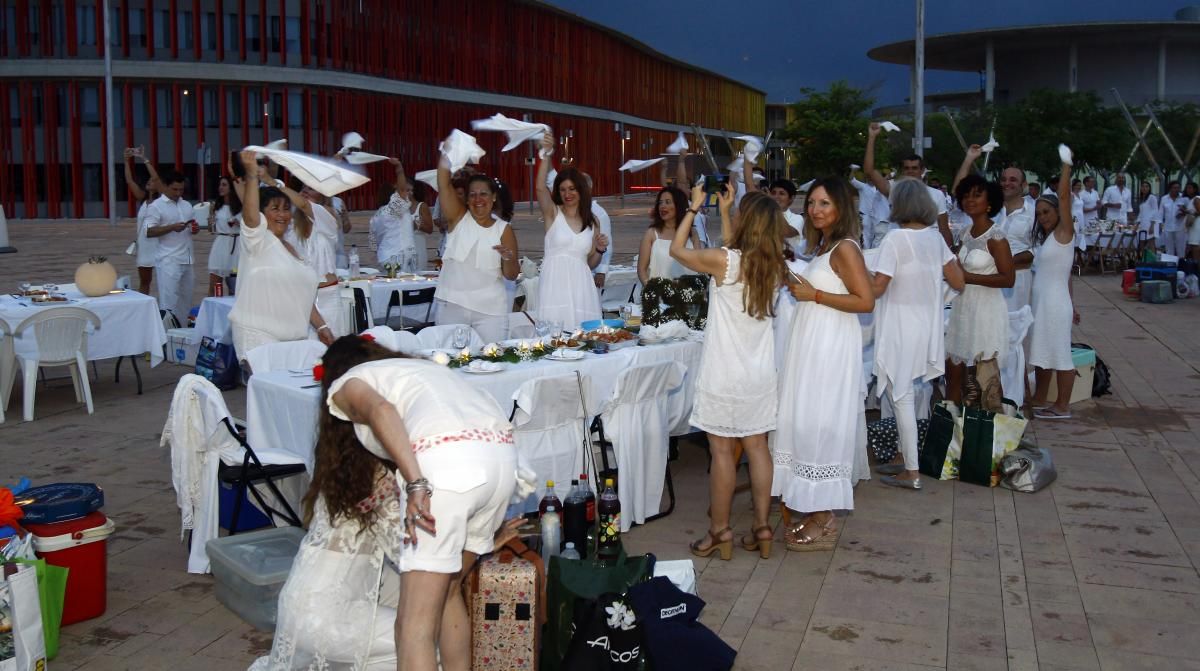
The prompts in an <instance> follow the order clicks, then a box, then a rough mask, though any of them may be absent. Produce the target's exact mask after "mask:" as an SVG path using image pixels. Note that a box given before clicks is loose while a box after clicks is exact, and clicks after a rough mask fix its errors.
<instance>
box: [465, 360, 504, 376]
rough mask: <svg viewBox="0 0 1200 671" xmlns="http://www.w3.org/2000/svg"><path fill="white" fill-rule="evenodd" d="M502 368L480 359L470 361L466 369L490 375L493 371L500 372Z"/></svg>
mask: <svg viewBox="0 0 1200 671" xmlns="http://www.w3.org/2000/svg"><path fill="white" fill-rule="evenodd" d="M502 367H503V366H501V365H500V364H498V363H495V362H494V361H483V360H482V359H472V360H471V363H469V364H467V368H469V369H471V370H473V371H478V372H480V373H490V372H492V371H495V370H500V369H501V368H502Z"/></svg>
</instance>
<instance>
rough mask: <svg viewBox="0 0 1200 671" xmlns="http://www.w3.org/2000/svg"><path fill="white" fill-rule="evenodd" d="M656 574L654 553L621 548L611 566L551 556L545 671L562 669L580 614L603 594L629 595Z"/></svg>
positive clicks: (543, 648) (587, 611)
mask: <svg viewBox="0 0 1200 671" xmlns="http://www.w3.org/2000/svg"><path fill="white" fill-rule="evenodd" d="M653 575H654V555H652V554H646V555H640V556H637V557H630V556H627V555H626V554H625V549H624V548H622V549H621V553H620V555H619V556H618V557H617V559H616V561H615V562H614V563H613V565H611V566H606V565H602V564H594V563H592V561H591V560H590V559H588V560H576V559H563V558H562V557H551V558H550V569H549V575H548V577H547V580H546V630H545V632H543V636H542V664H541V671H558V670H559V669H561V668H562V660H563V657H565V656H566V654H567V649H568V647H569V646H570V644H571V636H572V635H573V634H574V629H575V627H574V623H575V620H576V616H577V615H578V616H579V617H584V616H585V615H587V614H588V613H589V612H590V611H589V609H588V607H589V605H591V604H592V602H594V601H595V600H596V599H598V598H599V597H600V595H601V594H605V593H608V592H612V593H615V594H625V592H626V591H627V590H628V589H629V587H630V586H632V585H634V584H636V583H639V582H644V581H646V580H649V579H650V578H651V577H653Z"/></svg>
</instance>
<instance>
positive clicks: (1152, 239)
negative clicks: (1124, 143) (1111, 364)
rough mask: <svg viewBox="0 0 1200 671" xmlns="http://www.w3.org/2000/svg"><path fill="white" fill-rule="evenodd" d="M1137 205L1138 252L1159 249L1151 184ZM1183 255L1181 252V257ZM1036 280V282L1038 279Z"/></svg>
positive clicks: (1158, 215) (1158, 213)
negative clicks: (1142, 241) (1139, 242)
mask: <svg viewBox="0 0 1200 671" xmlns="http://www.w3.org/2000/svg"><path fill="white" fill-rule="evenodd" d="M1137 204H1138V212H1137V233H1136V234H1135V235H1137V237H1138V239H1139V240H1141V237H1142V233H1145V234H1146V243H1145V245H1144V246H1140V247H1139V250H1138V251H1139V252H1141V251H1142V250H1144V249H1147V248H1149V249H1157V248H1158V242H1157V238H1158V237H1159V231H1162V230H1163V214H1162V208H1161V207H1160V206H1159V204H1158V196H1156V195H1154V194H1153V193H1152V192H1151V190H1150V182H1146V181H1143V182H1142V185H1141V186H1140V187H1139V188H1138V197H1137ZM1054 209H1057V208H1054ZM1169 235H1172V233H1166V232H1164V233H1163V236H1164V237H1166V236H1169ZM1181 235H1183V234H1181ZM1182 255H1183V253H1182V250H1181V251H1180V256H1182ZM1034 279H1035V280H1036V279H1037V278H1034ZM1072 370H1074V369H1072Z"/></svg>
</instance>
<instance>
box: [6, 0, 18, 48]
mask: <svg viewBox="0 0 1200 671" xmlns="http://www.w3.org/2000/svg"><path fill="white" fill-rule="evenodd" d="M4 43H5V44H6V45H8V53H10V54H11V53H13V52H15V51H16V50H17V8H16V7H14V6H12V5H9V6H7V7H5V8H4Z"/></svg>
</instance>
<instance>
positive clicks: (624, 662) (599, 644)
mask: <svg viewBox="0 0 1200 671" xmlns="http://www.w3.org/2000/svg"><path fill="white" fill-rule="evenodd" d="M575 613H576V614H575V623H576V627H575V635H574V636H572V637H571V644H570V646H569V647H568V648H567V655H566V657H564V658H563V662H562V668H564V669H571V671H615V670H617V669H630V670H631V671H632V670H633V669H641V668H645V660H646V655H645V652H644V645H643V643H642V623H641V621H640V620H638V619H637V618H636V617H635V614H634V611H633V608H632V607H631V606H630V605H629V603H628V599H627V598H626V597H623V596H621V595H620V594H616V593H612V592H609V593H606V594H601V595H600V598H598V599H594V600H592V599H588V600H586V601H582V602H579V603H577V604H576V611H575Z"/></svg>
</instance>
